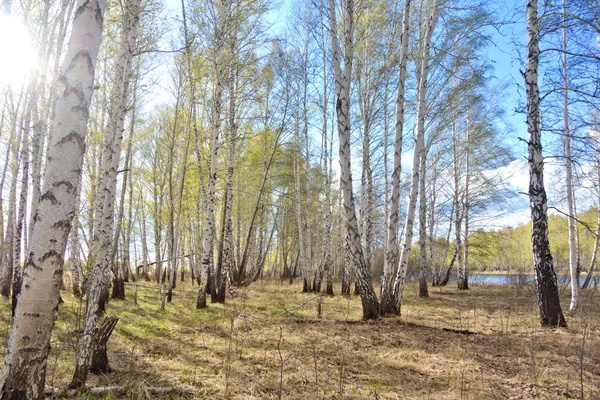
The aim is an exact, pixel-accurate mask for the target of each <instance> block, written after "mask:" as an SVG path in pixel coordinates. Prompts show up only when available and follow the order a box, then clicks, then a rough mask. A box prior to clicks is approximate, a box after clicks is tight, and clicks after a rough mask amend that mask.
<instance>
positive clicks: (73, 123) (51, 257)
mask: <svg viewBox="0 0 600 400" xmlns="http://www.w3.org/2000/svg"><path fill="white" fill-rule="evenodd" d="M105 7H106V3H105V2H104V1H103V0H96V1H83V0H81V1H78V3H77V8H76V12H75V17H74V19H73V24H72V31H71V40H70V43H69V46H68V50H67V54H66V55H65V58H64V61H63V64H62V65H63V66H62V68H61V70H62V73H61V80H60V84H59V91H58V97H57V100H56V106H55V118H54V122H53V126H52V133H53V134H52V142H51V143H50V146H49V153H48V162H47V164H46V173H45V181H44V186H43V189H42V195H41V196H40V201H39V204H38V207H37V212H36V215H35V216H34V219H33V220H34V227H33V232H32V237H31V239H30V241H29V248H28V258H27V264H26V265H25V271H24V274H23V285H22V290H21V293H20V295H19V302H18V304H17V308H16V310H15V317H14V322H13V327H12V330H11V334H10V338H9V341H8V354H7V356H6V357H5V359H4V368H3V370H2V380H1V382H0V399H42V398H44V397H45V394H44V379H45V376H46V360H47V357H48V351H49V349H50V335H51V332H52V326H53V324H54V317H55V314H56V309H57V306H58V297H59V286H60V279H61V275H62V267H63V264H64V258H63V257H64V252H65V247H66V243H67V238H68V234H69V229H70V228H71V220H72V218H73V213H74V211H75V197H76V193H77V190H78V188H77V181H78V179H79V175H80V174H81V162H82V157H83V151H84V148H85V131H86V125H87V119H88V110H89V103H90V99H91V96H92V90H93V86H94V69H95V65H96V59H97V56H98V49H99V46H100V39H101V35H102V24H103V19H104V10H105Z"/></svg>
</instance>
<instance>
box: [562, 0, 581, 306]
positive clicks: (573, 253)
mask: <svg viewBox="0 0 600 400" xmlns="http://www.w3.org/2000/svg"><path fill="white" fill-rule="evenodd" d="M566 18H567V15H566V2H565V0H563V37H562V39H563V43H562V44H563V53H562V58H563V59H562V64H563V68H562V80H563V137H564V141H565V183H566V186H567V187H566V189H567V205H568V213H569V215H568V217H567V221H568V227H569V271H570V274H571V304H570V305H569V312H571V313H574V312H575V311H576V310H577V304H578V302H579V268H578V265H577V264H578V263H577V243H576V237H575V236H576V233H575V199H574V198H573V194H574V192H573V165H572V160H571V132H570V130H569V76H568V74H567V26H566V24H567V21H566Z"/></svg>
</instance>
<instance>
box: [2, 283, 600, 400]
mask: <svg viewBox="0 0 600 400" xmlns="http://www.w3.org/2000/svg"><path fill="white" fill-rule="evenodd" d="M179 286H182V287H183V288H184V289H186V290H193V288H191V287H190V286H189V283H184V284H180V285H179ZM336 289H337V288H336ZM416 293H417V287H416V286H413V285H409V286H408V288H407V292H406V293H405V297H404V305H403V314H402V316H401V317H396V318H386V319H382V320H380V321H376V322H362V321H360V316H361V309H360V301H359V298H358V297H356V296H353V297H351V298H344V297H341V296H335V297H324V298H323V301H322V317H321V318H318V317H317V299H315V300H314V301H311V302H309V303H307V304H306V305H305V306H304V307H303V308H301V309H298V310H296V311H293V312H292V313H286V312H285V309H290V308H293V307H295V306H297V305H298V304H300V303H302V302H303V301H305V300H307V299H309V298H310V297H312V296H314V294H301V293H300V286H299V285H292V286H290V285H288V284H287V283H284V284H281V283H279V282H278V281H270V282H263V283H261V282H258V283H256V284H254V285H253V286H251V287H250V288H248V289H244V290H242V291H240V292H238V294H237V296H236V298H235V299H228V301H227V304H225V305H218V304H211V305H210V306H209V308H208V309H206V310H201V311H197V310H195V296H194V294H193V293H178V294H176V295H175V296H174V298H173V303H172V304H167V309H166V310H165V311H159V310H158V304H159V297H158V292H157V291H155V290H151V289H144V288H139V289H138V305H135V304H134V303H133V288H132V287H127V300H126V301H112V302H111V303H110V305H109V307H108V314H109V315H118V316H119V317H120V318H121V320H120V322H119V324H118V325H117V328H116V330H115V333H114V334H113V337H112V338H111V341H110V342H109V357H110V361H111V366H112V367H113V368H114V370H115V371H114V372H112V373H110V374H107V375H101V376H91V378H90V380H89V382H88V384H89V386H109V385H126V386H128V387H129V388H131V390H130V393H129V395H128V396H126V397H125V398H134V397H136V393H138V395H139V392H140V391H143V390H142V389H136V388H140V387H143V386H145V385H147V386H161V387H176V388H182V389H186V390H190V391H192V392H193V393H195V394H194V395H193V396H188V397H189V398H207V399H212V398H214V399H220V398H226V397H229V398H233V399H252V398H256V399H258V398H261V399H262V398H266V399H268V398H272V399H276V398H278V396H279V394H280V391H281V397H282V398H285V399H318V398H327V399H342V398H343V399H532V398H541V399H558V398H561V399H563V398H580V386H579V384H580V378H579V371H580V369H581V370H583V383H584V398H585V399H594V398H596V399H597V398H600V300H599V298H598V294H597V293H595V292H591V291H587V292H584V293H583V296H582V297H581V300H580V301H581V311H580V312H579V313H578V314H577V315H575V316H568V317H567V322H568V324H569V328H568V329H559V330H556V331H550V330H543V329H539V323H538V317H537V308H536V299H535V293H534V292H533V290H526V291H525V292H524V293H525V294H524V295H522V296H518V297H517V296H515V295H514V290H513V289H509V288H502V287H486V286H474V287H473V288H472V289H471V290H469V291H465V292H459V291H457V290H455V289H454V288H444V289H439V288H433V289H431V290H430V295H431V297H430V298H428V299H419V298H417V297H416ZM62 296H63V299H64V300H65V304H62V305H61V307H60V311H59V317H58V319H57V322H56V326H55V330H54V335H53V339H52V350H51V354H50V358H49V362H48V374H47V384H49V385H53V386H65V385H66V384H68V382H69V380H70V378H71V375H72V373H73V365H74V357H75V348H76V344H77V334H76V330H77V318H78V314H79V310H80V309H79V305H80V303H79V300H78V299H76V298H74V297H73V296H71V295H70V293H67V292H63V294H62ZM563 297H564V300H567V298H566V297H565V296H563ZM564 306H565V309H566V304H565V305H564ZM0 310H1V312H2V321H1V322H0V331H1V334H0V336H2V339H1V340H2V342H1V344H2V347H3V349H5V348H6V336H7V332H8V329H9V324H10V321H9V318H10V308H9V305H8V302H7V301H4V302H3V303H2V305H1V309H0ZM584 330H585V332H586V343H585V346H584V351H583V356H581V357H580V354H581V345H582V338H583V333H584ZM456 331H469V332H473V333H474V334H468V335H465V334H461V333H458V332H456ZM280 335H281V341H280ZM278 348H279V349H278ZM5 351H6V350H4V353H5ZM4 353H3V354H4ZM282 360H283V361H282ZM580 367H581V368H580ZM280 379H281V381H282V384H281V386H280ZM136 390H137V392H136ZM113 398H114V397H113ZM140 398H142V397H140ZM167 398H168V397H167Z"/></svg>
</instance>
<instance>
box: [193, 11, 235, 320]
mask: <svg viewBox="0 0 600 400" xmlns="http://www.w3.org/2000/svg"><path fill="white" fill-rule="evenodd" d="M228 13H229V3H228V0H222V1H220V2H219V5H218V17H217V18H218V21H217V30H216V33H215V36H216V44H217V46H216V51H217V55H216V57H215V65H214V67H215V92H214V95H213V105H212V107H213V110H212V137H211V141H210V168H209V175H208V198H207V202H206V205H205V210H206V211H205V212H206V214H205V224H204V238H203V242H202V258H201V263H202V270H201V285H200V288H199V291H198V298H197V301H196V308H197V309H200V308H205V307H206V295H207V291H209V290H211V295H212V290H214V289H216V288H215V285H214V284H212V285H211V286H209V279H213V278H214V272H212V271H213V270H214V267H213V253H214V241H215V240H214V238H215V230H216V228H215V189H216V184H217V158H218V151H219V135H220V131H221V105H222V104H221V103H222V100H223V88H224V77H225V75H224V64H225V60H224V54H223V53H224V51H225V50H224V49H223V46H224V44H225V34H226V32H225V23H226V20H227V14H228ZM212 297H216V296H212Z"/></svg>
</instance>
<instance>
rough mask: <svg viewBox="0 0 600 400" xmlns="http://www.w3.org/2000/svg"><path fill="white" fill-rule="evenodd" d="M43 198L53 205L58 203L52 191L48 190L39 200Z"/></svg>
mask: <svg viewBox="0 0 600 400" xmlns="http://www.w3.org/2000/svg"><path fill="white" fill-rule="evenodd" d="M44 200H48V201H50V203H51V204H52V205H53V206H55V205H57V204H59V202H58V200H57V199H56V197H55V196H54V193H52V191H50V190H49V191H47V192H46V193H44V194H43V195H41V196H40V201H44Z"/></svg>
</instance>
